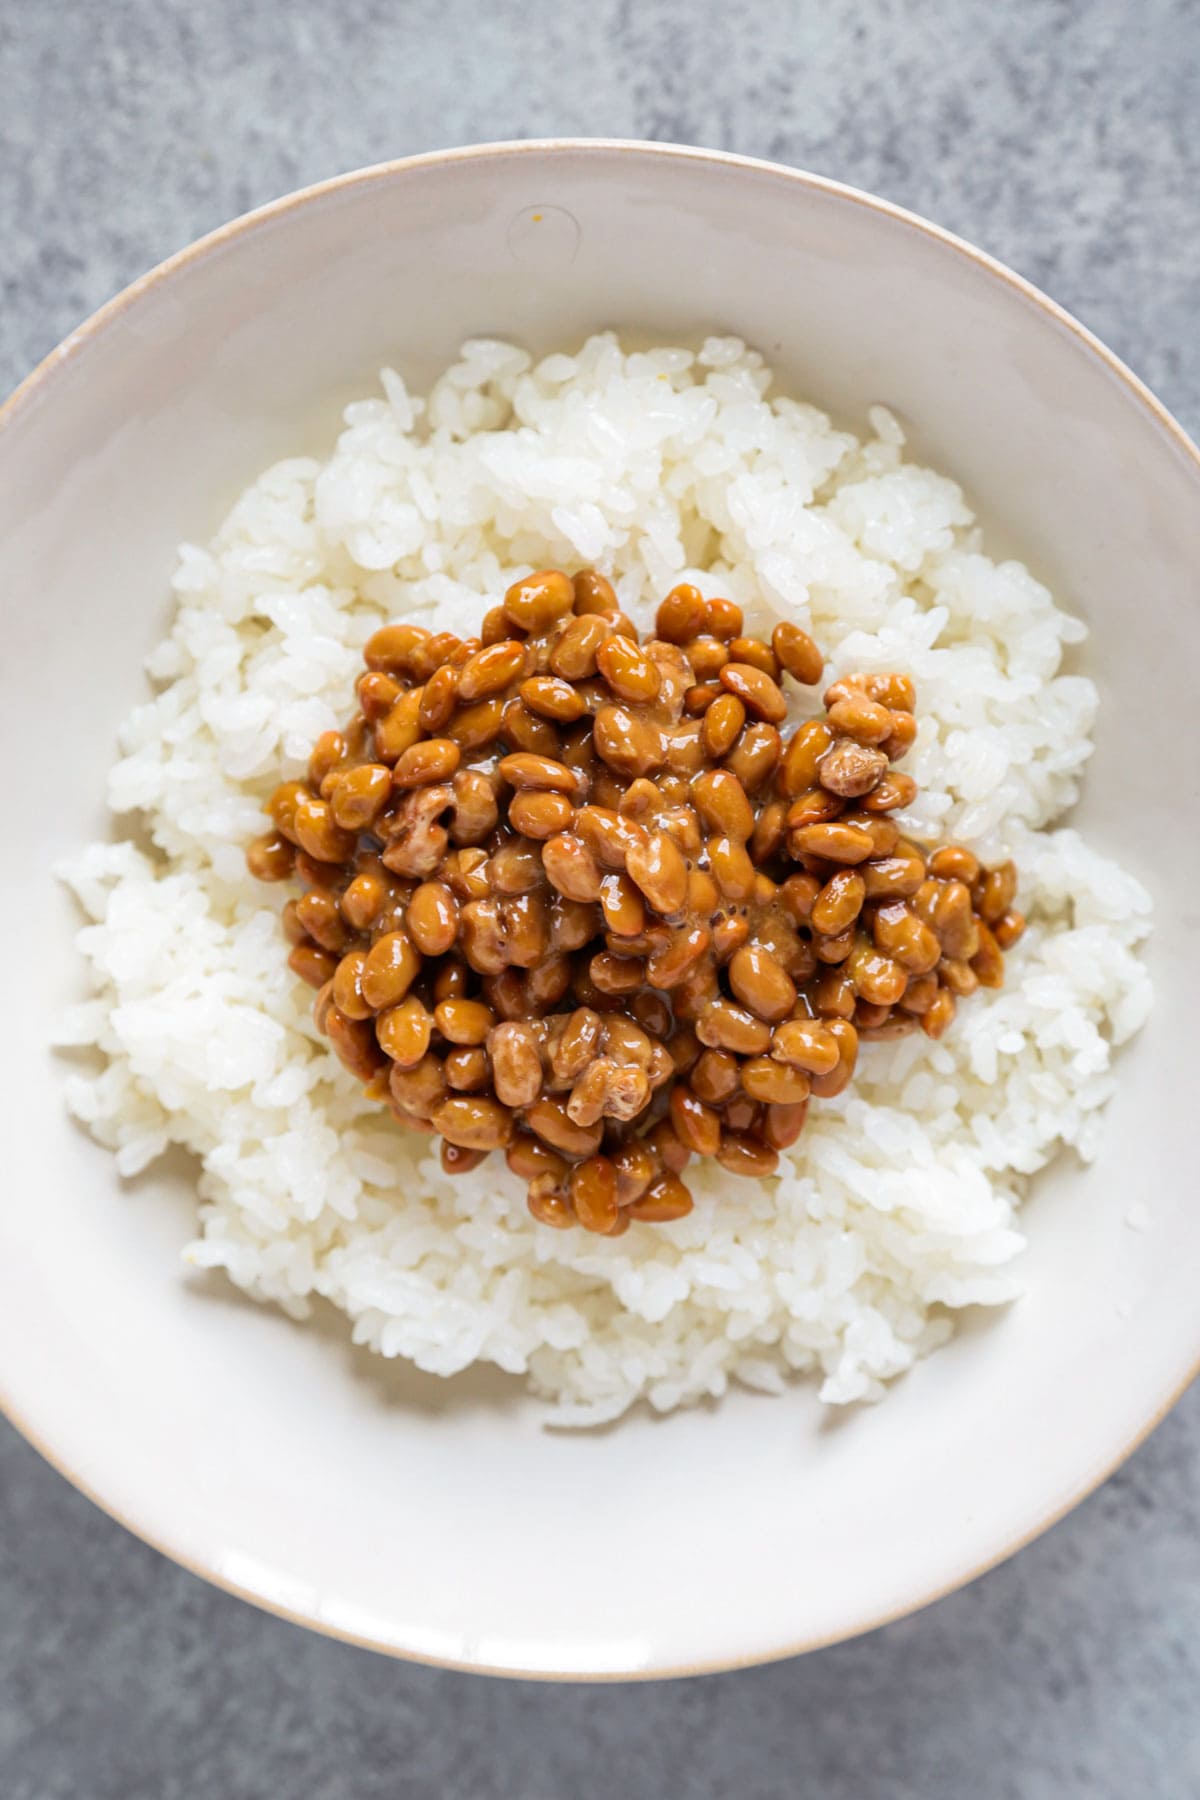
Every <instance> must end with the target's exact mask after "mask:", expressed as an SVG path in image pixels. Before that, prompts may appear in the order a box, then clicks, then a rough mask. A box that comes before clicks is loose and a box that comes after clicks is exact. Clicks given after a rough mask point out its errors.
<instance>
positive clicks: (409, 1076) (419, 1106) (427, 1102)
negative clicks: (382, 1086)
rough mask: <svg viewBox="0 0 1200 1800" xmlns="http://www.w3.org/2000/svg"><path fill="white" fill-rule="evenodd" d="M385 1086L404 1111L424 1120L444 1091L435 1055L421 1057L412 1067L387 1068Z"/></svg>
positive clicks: (439, 1066)
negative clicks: (386, 1084)
mask: <svg viewBox="0 0 1200 1800" xmlns="http://www.w3.org/2000/svg"><path fill="white" fill-rule="evenodd" d="M388 1088H389V1091H390V1093H391V1096H392V1099H393V1100H394V1101H395V1102H396V1105H397V1106H399V1107H400V1108H401V1109H402V1110H403V1111H404V1112H408V1113H412V1114H413V1116H414V1117H415V1118H418V1119H427V1118H428V1117H429V1116H430V1114H431V1113H432V1111H433V1109H434V1107H435V1106H437V1105H438V1104H439V1102H440V1101H441V1100H442V1099H443V1097H444V1096H445V1093H446V1077H445V1075H444V1073H443V1071H442V1065H441V1062H440V1060H439V1058H438V1057H436V1056H432V1055H430V1056H423V1057H422V1058H421V1061H420V1062H419V1063H418V1064H417V1066H416V1068H415V1069H402V1068H401V1067H400V1065H399V1064H398V1063H396V1064H393V1066H392V1068H391V1069H389V1071H388Z"/></svg>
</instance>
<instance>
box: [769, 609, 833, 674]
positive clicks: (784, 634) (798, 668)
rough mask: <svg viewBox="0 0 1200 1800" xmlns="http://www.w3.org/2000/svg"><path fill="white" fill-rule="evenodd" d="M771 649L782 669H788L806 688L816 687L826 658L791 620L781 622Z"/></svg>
mask: <svg viewBox="0 0 1200 1800" xmlns="http://www.w3.org/2000/svg"><path fill="white" fill-rule="evenodd" d="M771 648H772V650H774V652H775V656H776V658H777V660H778V662H779V666H780V668H781V669H786V670H787V672H788V674H789V675H791V676H792V677H793V678H794V679H795V680H796V681H798V682H800V683H801V684H802V685H803V686H804V687H815V686H816V684H817V682H818V681H820V679H821V674H822V671H823V670H824V667H825V658H824V657H823V656H822V655H821V652H820V650H819V649H818V648H817V646H816V644H815V643H814V642H813V640H812V638H810V637H809V635H808V633H807V631H803V630H801V628H800V626H799V625H794V624H793V623H792V622H791V620H790V619H787V620H781V621H780V623H779V624H778V625H777V626H776V627H775V629H774V631H773V632H772V633H771Z"/></svg>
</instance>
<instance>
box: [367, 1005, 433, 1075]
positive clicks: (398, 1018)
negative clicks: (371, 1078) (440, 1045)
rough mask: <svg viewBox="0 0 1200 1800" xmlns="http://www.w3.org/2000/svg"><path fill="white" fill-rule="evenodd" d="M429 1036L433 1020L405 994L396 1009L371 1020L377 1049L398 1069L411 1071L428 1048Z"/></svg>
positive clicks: (422, 1007)
mask: <svg viewBox="0 0 1200 1800" xmlns="http://www.w3.org/2000/svg"><path fill="white" fill-rule="evenodd" d="M432 1035H433V1017H432V1015H431V1014H430V1013H429V1012H428V1011H427V1010H426V1008H425V1007H424V1006H423V1005H422V1003H421V1001H420V1000H418V999H417V997H416V995H415V994H409V995H408V996H407V998H406V999H404V1000H401V1002H400V1004H399V1005H398V1006H389V1007H388V1009H387V1010H386V1012H381V1013H380V1014H379V1016H378V1018H377V1019H376V1021H375V1036H376V1037H377V1038H378V1040H379V1047H380V1049H381V1050H382V1051H383V1052H384V1054H385V1055H386V1056H389V1057H390V1058H391V1060H392V1061H393V1062H396V1063H399V1064H400V1067H401V1068H402V1069H412V1068H415V1067H416V1065H417V1064H418V1063H419V1062H420V1061H421V1059H422V1057H423V1056H424V1055H425V1053H426V1051H427V1050H428V1049H429V1040H430V1038H431V1037H432Z"/></svg>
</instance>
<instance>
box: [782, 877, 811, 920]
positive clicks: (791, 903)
mask: <svg viewBox="0 0 1200 1800" xmlns="http://www.w3.org/2000/svg"><path fill="white" fill-rule="evenodd" d="M820 892H821V883H820V882H819V881H818V880H817V878H816V876H815V875H789V876H788V878H787V880H786V881H784V882H781V883H780V886H779V894H778V899H779V904H780V905H781V906H782V907H783V909H784V911H785V912H786V913H787V915H788V917H789V918H791V919H794V920H795V921H796V923H797V924H798V925H804V924H807V923H808V921H809V919H810V918H811V917H812V909H813V907H814V906H815V905H816V901H817V896H818V895H819V894H820Z"/></svg>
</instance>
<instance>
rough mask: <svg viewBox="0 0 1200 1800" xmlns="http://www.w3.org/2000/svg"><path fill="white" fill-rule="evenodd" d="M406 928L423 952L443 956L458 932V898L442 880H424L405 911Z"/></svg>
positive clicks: (427, 954)
mask: <svg viewBox="0 0 1200 1800" xmlns="http://www.w3.org/2000/svg"><path fill="white" fill-rule="evenodd" d="M404 923H405V929H406V930H407V932H408V935H409V936H410V937H411V939H412V941H413V943H414V944H415V945H416V947H417V949H418V950H419V951H420V952H421V955H422V956H444V955H445V954H446V952H447V950H449V949H450V948H451V947H452V946H453V944H454V940H455V938H456V937H457V936H458V902H457V900H456V899H455V898H454V895H453V894H452V893H451V891H450V889H449V888H448V887H447V886H446V885H445V883H444V882H441V881H423V882H422V883H421V884H420V886H419V887H418V888H417V889H416V892H415V893H414V894H413V897H412V899H411V900H410V901H409V903H408V907H407V909H406V912H405V918H404Z"/></svg>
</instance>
